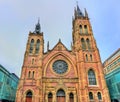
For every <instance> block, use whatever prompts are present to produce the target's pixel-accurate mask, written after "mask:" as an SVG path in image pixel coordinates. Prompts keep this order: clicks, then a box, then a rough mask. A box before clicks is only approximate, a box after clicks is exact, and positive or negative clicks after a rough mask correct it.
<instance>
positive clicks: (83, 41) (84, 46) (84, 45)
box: [81, 38, 86, 50]
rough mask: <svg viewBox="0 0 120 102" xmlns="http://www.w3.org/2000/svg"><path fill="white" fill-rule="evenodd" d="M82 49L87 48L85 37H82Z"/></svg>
mask: <svg viewBox="0 0 120 102" xmlns="http://www.w3.org/2000/svg"><path fill="white" fill-rule="evenodd" d="M81 44H82V49H84V50H85V49H86V44H85V40H84V38H82V39H81Z"/></svg>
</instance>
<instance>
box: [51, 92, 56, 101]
mask: <svg viewBox="0 0 120 102" xmlns="http://www.w3.org/2000/svg"><path fill="white" fill-rule="evenodd" d="M52 102H56V94H55V92H54V93H53V100H52Z"/></svg>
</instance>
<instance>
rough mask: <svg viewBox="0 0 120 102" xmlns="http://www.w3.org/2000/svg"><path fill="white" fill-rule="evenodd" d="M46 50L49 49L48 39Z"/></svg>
mask: <svg viewBox="0 0 120 102" xmlns="http://www.w3.org/2000/svg"><path fill="white" fill-rule="evenodd" d="M47 51H49V41H48V43H47Z"/></svg>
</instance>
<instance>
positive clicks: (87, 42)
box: [72, 5, 110, 102]
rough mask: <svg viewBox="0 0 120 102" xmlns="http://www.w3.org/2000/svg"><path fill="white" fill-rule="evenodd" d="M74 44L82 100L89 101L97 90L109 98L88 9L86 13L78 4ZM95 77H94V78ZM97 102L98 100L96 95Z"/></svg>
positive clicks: (75, 15)
mask: <svg viewBox="0 0 120 102" xmlns="http://www.w3.org/2000/svg"><path fill="white" fill-rule="evenodd" d="M72 24H73V31H72V38H73V46H72V52H74V53H75V54H76V64H77V70H78V78H79V86H78V87H79V88H78V89H79V91H78V94H79V95H78V96H80V99H79V100H80V102H88V101H90V100H92V99H90V98H91V96H90V95H91V94H92V95H93V93H94V95H97V94H98V93H97V91H98V92H100V93H103V94H104V98H105V99H107V100H108V101H106V102H110V100H109V94H106V95H105V93H106V92H108V89H107V87H106V82H105V79H104V74H103V67H102V62H101V59H100V54H99V50H98V48H97V45H96V41H95V39H94V35H93V31H92V27H91V24H90V20H89V16H88V13H87V10H86V9H85V10H84V13H83V12H82V11H81V10H80V8H79V6H78V5H77V6H76V7H75V9H74V18H73V21H72ZM93 77H94V78H93ZM94 100H95V102H97V101H98V98H97V97H94Z"/></svg>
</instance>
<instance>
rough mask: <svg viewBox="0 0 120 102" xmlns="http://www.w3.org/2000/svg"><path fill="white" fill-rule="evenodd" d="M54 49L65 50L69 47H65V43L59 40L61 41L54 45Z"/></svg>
mask: <svg viewBox="0 0 120 102" xmlns="http://www.w3.org/2000/svg"><path fill="white" fill-rule="evenodd" d="M52 50H56V51H65V50H67V51H68V49H67V48H66V47H65V45H64V44H63V43H62V42H61V41H60V40H59V42H58V43H57V44H56V45H55V46H54V48H53V49H52Z"/></svg>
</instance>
